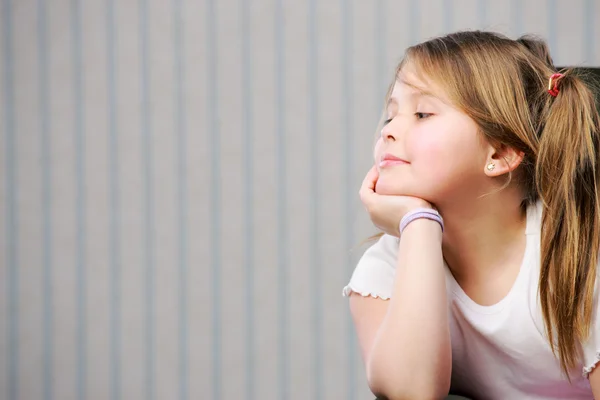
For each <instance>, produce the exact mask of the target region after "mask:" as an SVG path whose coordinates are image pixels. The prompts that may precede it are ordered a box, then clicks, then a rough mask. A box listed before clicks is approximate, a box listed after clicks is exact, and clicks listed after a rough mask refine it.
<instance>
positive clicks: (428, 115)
mask: <svg viewBox="0 0 600 400" xmlns="http://www.w3.org/2000/svg"><path fill="white" fill-rule="evenodd" d="M419 115H421V116H423V115H427V117H421V118H419ZM432 115H433V114H432V113H424V112H416V113H415V116H416V117H417V119H424V118H429V117H431V116H432ZM392 120H393V118H389V119H386V120H385V121H384V122H383V125H384V126H385V125H387V124H389V123H390V122H392Z"/></svg>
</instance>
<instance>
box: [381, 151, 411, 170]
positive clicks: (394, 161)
mask: <svg viewBox="0 0 600 400" xmlns="http://www.w3.org/2000/svg"><path fill="white" fill-rule="evenodd" d="M403 164H408V161H406V160H403V159H402V158H400V157H396V156H395V155H393V154H389V153H386V154H384V155H383V157H381V162H380V163H379V167H380V168H383V167H389V166H393V165H403Z"/></svg>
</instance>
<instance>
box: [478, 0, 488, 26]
mask: <svg viewBox="0 0 600 400" xmlns="http://www.w3.org/2000/svg"><path fill="white" fill-rule="evenodd" d="M487 2H488V0H479V2H478V3H477V14H478V16H479V26H480V27H481V29H487V27H488V21H487Z"/></svg>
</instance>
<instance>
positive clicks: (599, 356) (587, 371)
mask: <svg viewBox="0 0 600 400" xmlns="http://www.w3.org/2000/svg"><path fill="white" fill-rule="evenodd" d="M598 362H600V351H599V352H597V353H596V358H595V360H594V363H593V364H592V365H590V366H589V367H583V374H582V375H583V377H584V378H588V379H589V375H590V372H592V371H593V370H594V368H596V366H597V365H598Z"/></svg>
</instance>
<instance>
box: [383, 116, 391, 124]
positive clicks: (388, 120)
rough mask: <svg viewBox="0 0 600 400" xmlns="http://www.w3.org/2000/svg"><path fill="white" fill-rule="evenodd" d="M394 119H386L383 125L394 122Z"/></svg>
mask: <svg viewBox="0 0 600 400" xmlns="http://www.w3.org/2000/svg"><path fill="white" fill-rule="evenodd" d="M392 120H393V118H389V119H386V120H385V121H383V125H384V126H385V125H387V124H389V123H390V122H392Z"/></svg>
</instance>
